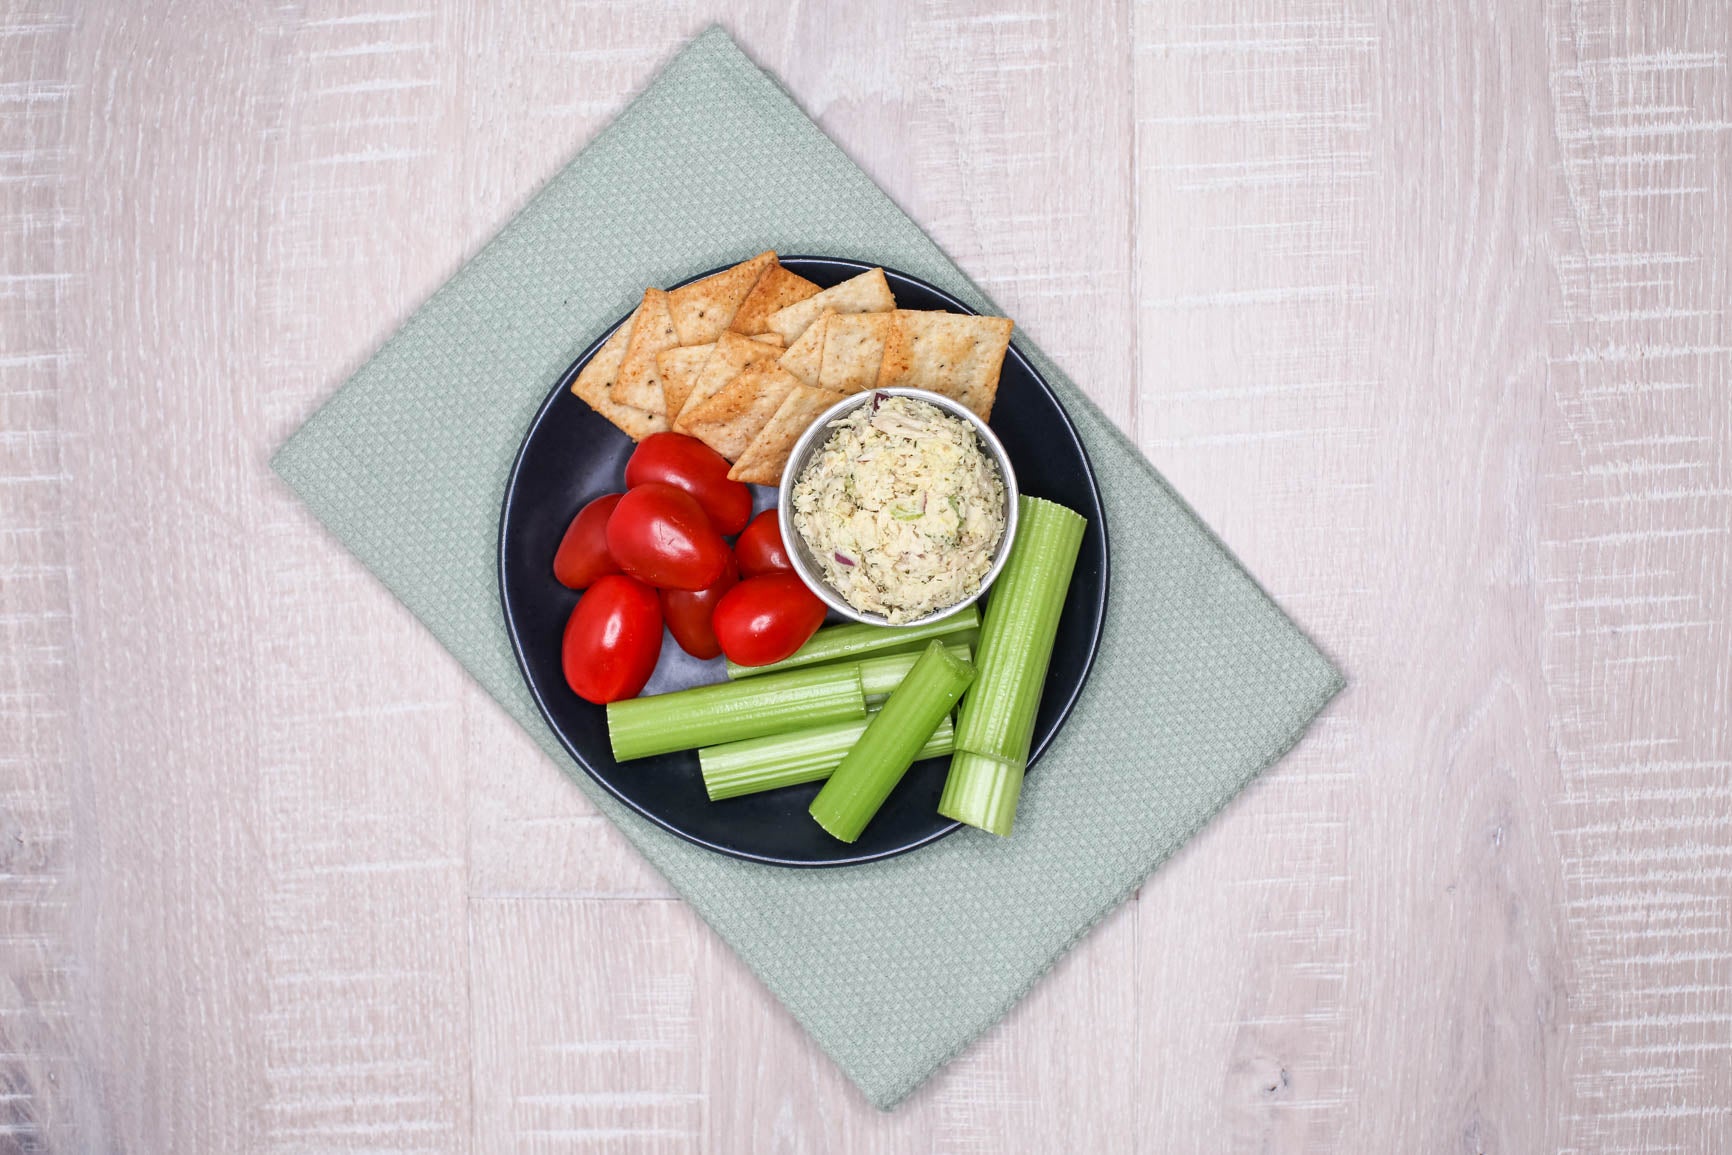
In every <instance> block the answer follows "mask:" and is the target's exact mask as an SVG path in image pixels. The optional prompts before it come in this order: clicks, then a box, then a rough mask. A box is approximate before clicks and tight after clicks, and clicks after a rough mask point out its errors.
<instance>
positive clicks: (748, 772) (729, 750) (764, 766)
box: [698, 715, 956, 802]
mask: <svg viewBox="0 0 1732 1155" xmlns="http://www.w3.org/2000/svg"><path fill="white" fill-rule="evenodd" d="M866 725H867V723H866V722H838V723H836V724H835V725H833V726H817V727H814V728H813V729H810V730H795V731H793V732H792V733H788V734H774V735H771V736H770V737H768V738H748V739H746V740H745V741H744V742H729V743H727V744H726V745H722V746H706V747H704V748H703V749H702V750H699V751H698V765H699V766H701V767H702V768H703V772H704V789H705V790H707V791H708V792H709V795H710V801H712V802H720V801H721V800H722V799H724V798H737V797H739V796H740V795H742V794H756V793H758V792H760V791H763V790H774V789H776V788H777V787H780V786H797V785H799V784H800V783H801V782H818V781H821V780H822V779H825V778H828V777H829V776H830V773H831V771H833V770H835V769H836V766H837V764H838V763H840V762H841V761H842V758H843V756H844V755H845V754H847V753H848V751H849V750H850V749H852V748H853V746H854V743H856V742H858V741H859V740H860V735H862V734H864V733H865V732H866ZM955 737H956V727H955V726H953V725H952V724H951V721H950V717H949V715H946V716H945V717H944V718H943V719H942V720H941V721H940V722H939V723H938V729H936V730H934V731H933V732H932V737H931V738H929V739H927V741H926V745H924V746H922V747H921V748H920V752H919V753H918V754H916V755H915V756H914V760H915V761H917V762H918V761H919V760H921V759H922V758H942V757H943V756H944V755H946V754H948V753H950V752H951V750H952V749H954V745H953V743H952V740H953V739H954V738H955Z"/></svg>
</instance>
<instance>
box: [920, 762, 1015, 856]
mask: <svg viewBox="0 0 1732 1155" xmlns="http://www.w3.org/2000/svg"><path fill="white" fill-rule="evenodd" d="M1023 769H1024V766H1023V764H1022V763H1021V762H1004V761H1001V760H999V759H997V758H992V757H988V756H987V755H985V754H970V753H968V751H966V750H957V751H956V752H955V753H954V754H952V755H951V757H950V776H949V777H948V778H946V779H945V780H944V793H943V794H942V795H940V796H939V799H938V813H940V814H942V815H944V817H946V818H954V819H955V820H956V821H958V822H966V823H967V824H968V825H970V826H978V827H980V829H982V830H986V831H990V832H991V833H993V834H998V835H1007V834H1009V833H1010V830H1011V827H1012V826H1013V825H1015V823H1016V801H1017V799H1018V798H1020V797H1021V796H1022V772H1023Z"/></svg>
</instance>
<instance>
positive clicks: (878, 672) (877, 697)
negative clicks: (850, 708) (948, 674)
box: [859, 642, 973, 710]
mask: <svg viewBox="0 0 1732 1155" xmlns="http://www.w3.org/2000/svg"><path fill="white" fill-rule="evenodd" d="M944 652H945V653H947V654H949V655H950V656H951V657H953V658H955V659H957V660H958V661H962V662H966V661H968V660H969V658H970V657H972V656H973V654H972V651H971V650H970V649H969V647H968V645H967V644H966V643H964V642H947V643H945V646H944ZM919 660H920V655H919V654H891V655H890V656H888V657H884V658H867V659H865V660H864V661H862V662H860V663H859V666H860V689H861V690H863V691H865V694H866V708H867V709H868V710H870V709H872V708H873V707H874V706H878V705H882V704H883V702H884V699H886V698H888V697H889V696H890V692H891V691H892V690H894V689H895V688H896V687H897V686H900V685H901V684H902V679H903V678H906V677H907V676H908V671H909V670H912V669H913V668H914V663H915V662H917V661H919Z"/></svg>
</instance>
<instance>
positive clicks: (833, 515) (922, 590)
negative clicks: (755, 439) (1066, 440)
mask: <svg viewBox="0 0 1732 1155" xmlns="http://www.w3.org/2000/svg"><path fill="white" fill-rule="evenodd" d="M830 428H831V429H832V430H833V431H834V432H833V433H832V435H831V437H830V440H829V441H828V442H827V443H826V444H825V446H824V448H823V449H822V450H821V451H820V452H819V453H818V454H817V456H815V457H814V458H813V459H812V461H811V463H810V464H809V465H807V467H806V469H805V471H804V472H803V473H802V474H801V475H800V479H799V481H797V482H796V483H795V485H794V493H793V507H794V525H795V527H796V528H797V529H798V530H799V533H800V536H801V537H802V538H804V539H805V542H806V545H807V547H808V548H809V549H810V550H811V551H812V556H813V557H814V558H816V559H817V560H818V561H819V562H820V563H821V564H822V565H823V567H824V576H825V578H826V579H827V580H828V581H829V583H830V585H831V586H832V587H833V588H834V589H835V590H836V591H837V592H838V593H839V594H841V595H842V597H843V598H844V599H846V600H847V602H848V604H849V605H851V606H853V607H854V608H855V609H857V610H860V611H862V612H866V613H879V614H883V615H884V616H885V617H886V618H887V619H889V621H890V623H891V624H892V625H901V624H903V623H905V622H910V621H914V620H915V619H917V618H923V617H926V616H927V615H928V614H931V613H934V612H935V611H937V610H941V609H944V608H945V607H947V606H953V605H955V604H956V603H958V602H960V601H963V600H965V599H967V598H969V597H971V596H972V595H973V594H974V593H975V592H976V591H977V590H979V588H980V583H981V580H982V579H983V578H984V577H985V576H986V573H987V571H988V570H990V569H991V568H992V557H993V551H994V550H995V549H996V548H997V547H998V542H999V539H1000V538H1001V537H1002V536H1003V535H1004V515H1005V509H1004V479H1003V478H1001V477H1000V476H999V475H998V468H997V466H996V465H995V464H994V463H993V461H992V459H991V458H990V457H988V456H987V454H986V453H985V452H984V451H983V450H982V449H981V446H980V443H979V440H978V439H977V438H976V437H975V434H974V430H973V429H972V428H971V427H970V426H969V425H968V424H967V423H966V422H964V421H962V420H960V419H959V418H956V417H952V416H951V415H950V414H948V413H946V412H944V411H943V410H942V409H939V408H938V407H937V406H935V405H930V404H927V403H926V402H924V401H919V400H915V399H913V398H910V397H887V398H882V399H881V400H880V402H879V403H878V404H877V405H876V406H872V405H862V406H860V407H859V408H857V409H855V410H854V411H853V412H852V413H850V414H849V415H848V416H846V417H843V418H840V419H839V420H836V421H833V422H831V424H830Z"/></svg>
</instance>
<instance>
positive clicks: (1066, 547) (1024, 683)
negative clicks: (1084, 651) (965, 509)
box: [938, 497, 1088, 834]
mask: <svg viewBox="0 0 1732 1155" xmlns="http://www.w3.org/2000/svg"><path fill="white" fill-rule="evenodd" d="M1087 526H1088V522H1087V520H1086V519H1085V518H1083V517H1082V516H1080V515H1079V514H1076V513H1074V512H1072V511H1071V510H1068V509H1066V508H1065V507H1064V506H1062V505H1054V504H1053V503H1052V502H1050V501H1042V500H1041V499H1039V498H1035V497H1023V498H1021V499H1020V504H1019V506H1018V520H1017V532H1016V541H1015V543H1014V544H1013V545H1012V546H1011V550H1010V559H1009V560H1008V561H1007V562H1006V563H1005V566H1004V572H1002V573H1001V574H999V575H998V582H997V584H996V585H994V586H993V588H992V595H991V598H990V599H989V601H988V602H987V607H986V619H985V621H984V623H983V624H982V625H981V628H980V644H979V646H978V647H977V649H976V657H977V665H978V668H979V671H980V674H979V678H978V680H977V682H976V684H975V686H974V688H973V689H972V691H971V692H970V693H969V695H968V700H967V701H966V702H964V703H963V706H962V710H961V712H960V713H959V715H958V717H957V720H956V749H957V751H958V754H957V755H956V756H953V757H952V759H951V764H950V777H949V778H948V779H946V781H945V784H944V795H943V797H942V798H940V799H939V802H938V812H939V813H940V814H942V815H944V816H945V817H946V818H954V819H956V820H957V821H959V822H966V823H968V824H969V825H971V826H979V827H980V828H982V829H983V830H990V831H992V832H993V833H994V834H1009V833H1010V828H1011V825H1012V823H1013V822H1014V820H1015V814H1016V799H1017V796H1018V794H1019V793H1020V792H1021V789H1022V772H1023V770H1024V769H1025V768H1026V766H1027V764H1028V749H1029V742H1030V739H1031V738H1032V736H1033V734H1034V719H1035V713H1036V712H1037V711H1038V710H1039V709H1040V698H1041V693H1042V691H1043V690H1045V688H1046V668H1047V663H1048V662H1049V661H1050V660H1051V659H1052V644H1053V639H1054V638H1055V637H1057V635H1058V619H1059V614H1060V613H1061V612H1062V611H1063V609H1064V600H1065V593H1066V592H1067V591H1068V590H1069V589H1070V579H1071V573H1072V571H1073V570H1075V568H1076V559H1077V551H1078V550H1079V549H1080V548H1081V546H1082V537H1083V530H1084V529H1085V528H1087ZM963 755H975V756H976V757H964V756H963ZM1007 806H1008V810H1007V809H1006V807H1007Z"/></svg>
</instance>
